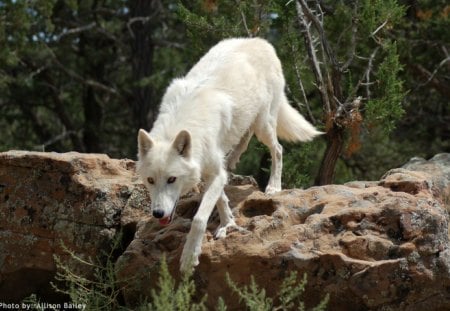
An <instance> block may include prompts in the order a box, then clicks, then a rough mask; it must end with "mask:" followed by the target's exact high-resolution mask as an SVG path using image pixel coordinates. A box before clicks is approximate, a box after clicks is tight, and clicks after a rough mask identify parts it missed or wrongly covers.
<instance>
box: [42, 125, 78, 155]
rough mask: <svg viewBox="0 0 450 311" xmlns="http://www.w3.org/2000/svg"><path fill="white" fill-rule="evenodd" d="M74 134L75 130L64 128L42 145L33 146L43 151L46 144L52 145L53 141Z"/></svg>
mask: <svg viewBox="0 0 450 311" xmlns="http://www.w3.org/2000/svg"><path fill="white" fill-rule="evenodd" d="M76 134H77V132H75V131H66V129H64V130H63V132H62V133H61V134H59V135H57V136H55V137H53V138H51V139H49V140H47V141H46V142H44V143H43V144H42V145H38V146H36V147H35V148H36V149H38V150H41V151H42V152H45V148H47V147H48V146H50V145H53V144H54V143H56V142H58V141H60V140H63V139H65V138H66V137H68V136H70V135H76Z"/></svg>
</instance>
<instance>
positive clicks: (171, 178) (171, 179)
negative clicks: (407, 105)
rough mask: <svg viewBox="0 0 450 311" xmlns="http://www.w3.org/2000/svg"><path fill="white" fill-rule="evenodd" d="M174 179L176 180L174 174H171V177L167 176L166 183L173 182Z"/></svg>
mask: <svg viewBox="0 0 450 311" xmlns="http://www.w3.org/2000/svg"><path fill="white" fill-rule="evenodd" d="M175 180H177V178H176V177H174V176H171V177H169V179H167V183H168V184H173V183H174V182H175Z"/></svg>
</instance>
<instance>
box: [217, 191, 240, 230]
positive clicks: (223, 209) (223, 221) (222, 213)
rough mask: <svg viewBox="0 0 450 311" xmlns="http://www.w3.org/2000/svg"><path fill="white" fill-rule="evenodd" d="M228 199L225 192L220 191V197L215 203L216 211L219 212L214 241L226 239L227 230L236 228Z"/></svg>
mask: <svg viewBox="0 0 450 311" xmlns="http://www.w3.org/2000/svg"><path fill="white" fill-rule="evenodd" d="M228 201H229V200H228V197H227V195H226V194H225V191H222V195H221V196H220V198H219V200H218V201H217V211H218V212H219V218H220V225H219V227H218V228H217V230H216V232H215V234H214V237H215V238H216V239H221V238H224V237H226V235H227V228H229V227H233V226H236V223H235V222H234V216H233V213H232V212H231V209H230V206H229V205H228Z"/></svg>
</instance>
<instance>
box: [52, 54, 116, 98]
mask: <svg viewBox="0 0 450 311" xmlns="http://www.w3.org/2000/svg"><path fill="white" fill-rule="evenodd" d="M46 47H47V49H48V51H49V53H50V55H51V56H52V61H53V63H54V64H55V65H56V66H58V67H59V68H60V69H61V70H62V71H63V72H65V73H66V74H67V75H69V76H70V77H72V78H74V79H75V80H77V81H79V82H81V83H83V84H85V85H89V86H92V87H94V88H96V89H99V90H102V91H105V92H107V93H110V94H113V95H115V96H119V97H121V95H120V93H119V92H118V91H117V90H116V89H115V88H112V87H110V86H107V85H105V84H102V83H100V82H98V81H95V80H92V79H85V78H83V77H82V76H80V75H79V74H77V73H76V72H75V71H73V70H71V69H69V68H66V67H65V66H64V65H63V64H62V63H61V62H60V61H59V60H58V58H57V57H56V55H55V53H54V52H53V50H52V49H51V48H50V47H48V46H46Z"/></svg>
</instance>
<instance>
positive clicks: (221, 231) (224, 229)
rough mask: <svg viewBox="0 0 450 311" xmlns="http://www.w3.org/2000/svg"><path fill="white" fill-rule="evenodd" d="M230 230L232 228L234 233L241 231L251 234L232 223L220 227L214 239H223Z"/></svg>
mask: <svg viewBox="0 0 450 311" xmlns="http://www.w3.org/2000/svg"><path fill="white" fill-rule="evenodd" d="M228 228H231V230H232V231H239V232H243V233H249V231H248V230H247V229H245V228H243V227H241V226H238V225H236V223H235V222H234V221H233V222H230V223H228V224H226V225H224V226H222V225H220V226H219V227H218V228H217V230H216V232H215V233H214V238H216V239H223V238H225V237H226V236H227V232H228Z"/></svg>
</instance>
